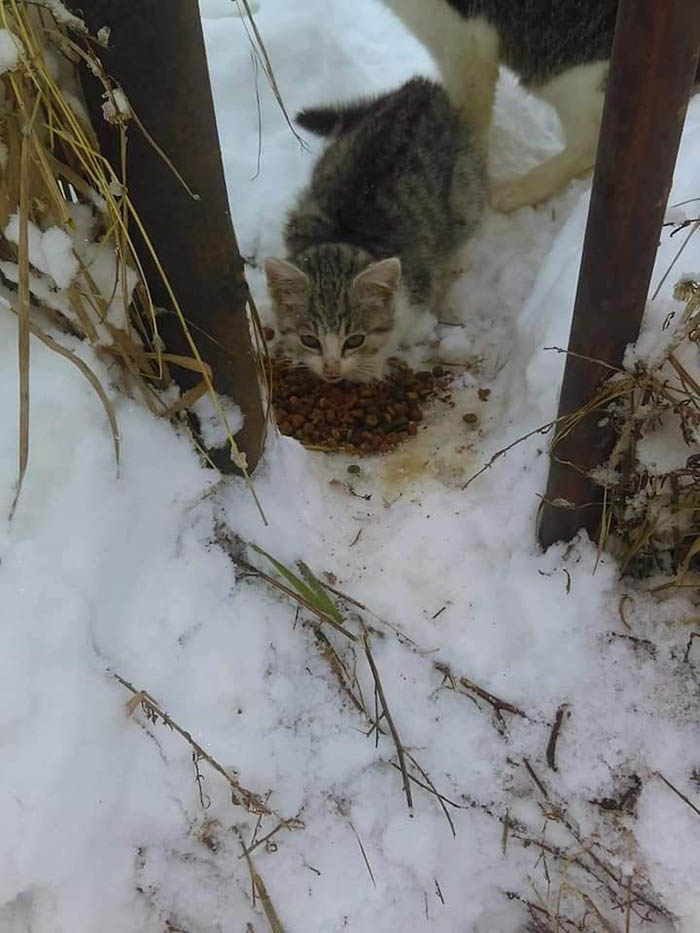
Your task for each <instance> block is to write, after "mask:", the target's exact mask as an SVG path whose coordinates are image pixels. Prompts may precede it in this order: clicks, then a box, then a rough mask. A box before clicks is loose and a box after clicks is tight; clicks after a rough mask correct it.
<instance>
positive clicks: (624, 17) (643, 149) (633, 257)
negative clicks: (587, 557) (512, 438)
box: [539, 0, 700, 548]
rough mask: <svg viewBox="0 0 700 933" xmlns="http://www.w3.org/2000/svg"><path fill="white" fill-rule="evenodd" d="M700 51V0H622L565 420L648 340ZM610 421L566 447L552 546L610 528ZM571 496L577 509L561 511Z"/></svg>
mask: <svg viewBox="0 0 700 933" xmlns="http://www.w3.org/2000/svg"><path fill="white" fill-rule="evenodd" d="M699 50H700V3H698V2H697V0H620V3H619V6H618V13H617V24H616V27H615V39H614V42H613V50H612V59H611V64H610V72H609V76H608V82H607V93H606V99H605V108H604V111H603V121H602V127H601V134H600V141H599V144H598V158H597V162H596V168H595V174H594V178H593V190H592V193H591V205H590V210H589V213H588V225H587V228H586V237H585V241H584V246H583V257H582V260H581V270H580V273H579V282H578V292H577V295H576V303H575V306H574V316H573V322H572V326H571V334H570V337H569V351H570V355H569V356H568V357H567V360H566V367H565V370H564V380H563V383H562V389H561V396H560V400H559V416H564V415H568V414H571V413H572V412H574V411H577V410H578V409H579V408H581V407H582V406H583V405H585V404H586V403H587V402H588V401H590V399H591V398H592V397H593V395H594V393H595V391H596V389H597V388H598V386H599V385H600V383H601V382H602V381H603V379H604V378H605V377H606V376H608V375H609V374H610V370H609V369H607V368H606V367H605V366H603V365H600V364H596V363H591V362H589V359H591V358H592V359H595V360H601V361H602V362H603V363H607V364H609V365H611V366H616V367H617V366H619V365H620V364H621V362H622V357H623V354H624V351H625V347H626V346H627V344H629V343H631V342H633V341H634V340H636V338H637V336H638V334H639V328H640V325H641V321H642V316H643V314H644V307H645V303H646V298H647V294H648V291H649V283H650V280H651V274H652V270H653V267H654V259H655V256H656V250H657V246H658V240H659V234H660V231H661V224H662V223H663V218H664V212H665V209H666V202H667V199H668V195H669V191H670V189H671V182H672V180H673V170H674V166H675V163H676V156H677V153H678V145H679V142H680V136H681V131H682V129H683V122H684V119H685V113H686V109H687V104H688V99H689V96H690V91H691V88H692V83H693V76H694V74H695V66H696V63H697V59H698V51H699ZM571 354H577V356H573V355H571ZM581 357H587V358H589V359H581ZM599 420H600V415H599V414H598V415H597V416H596V415H594V416H593V417H589V418H585V419H584V420H583V421H582V422H581V423H580V425H579V426H578V427H577V428H576V429H575V430H574V431H573V432H572V433H571V434H570V435H569V436H567V437H566V438H563V439H562V440H561V442H559V443H555V445H554V449H553V454H552V460H551V464H550V472H549V479H548V483H547V492H546V494H545V502H544V504H543V506H542V511H541V514H540V524H539V539H540V543H541V544H542V546H543V547H545V548H546V547H549V545H550V544H552V543H554V542H555V541H561V540H564V541H568V540H570V539H571V538H572V537H573V536H574V535H575V534H576V532H577V531H578V530H579V528H586V529H588V531H589V532H590V533H591V534H594V533H595V532H596V530H597V528H598V527H599V525H600V519H601V508H602V502H601V499H602V496H601V491H600V489H599V487H597V486H596V485H595V484H594V483H593V482H592V481H591V480H590V479H589V478H588V476H587V475H586V471H588V470H590V469H592V468H593V467H595V466H598V465H600V464H601V463H603V462H604V461H605V460H606V459H607V457H608V456H609V455H610V453H611V451H612V446H613V443H614V438H613V437H612V434H611V432H610V431H609V430H606V429H605V428H601V427H600V426H599V424H598V422H599ZM556 440H557V438H556V435H555V441H556ZM570 464H574V465H575V466H571V465H570ZM562 500H563V501H565V502H568V503H572V504H573V505H574V508H570V507H562V506H561V505H555V504H553V503H554V502H561V501H562Z"/></svg>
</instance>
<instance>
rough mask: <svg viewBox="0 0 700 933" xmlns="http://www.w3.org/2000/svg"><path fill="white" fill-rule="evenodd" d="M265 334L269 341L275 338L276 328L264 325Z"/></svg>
mask: <svg viewBox="0 0 700 933" xmlns="http://www.w3.org/2000/svg"><path fill="white" fill-rule="evenodd" d="M263 336H264V338H265V340H267V342H268V343H269V342H270V341H271V340H274V339H275V329H274V327H263Z"/></svg>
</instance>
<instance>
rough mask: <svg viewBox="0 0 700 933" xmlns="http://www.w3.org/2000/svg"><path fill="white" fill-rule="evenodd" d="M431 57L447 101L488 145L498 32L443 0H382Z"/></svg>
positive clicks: (494, 84)
mask: <svg viewBox="0 0 700 933" xmlns="http://www.w3.org/2000/svg"><path fill="white" fill-rule="evenodd" d="M384 4H385V5H386V6H388V7H389V8H390V9H391V10H393V12H394V13H395V14H396V15H397V16H398V17H399V18H400V19H401V20H402V21H403V23H404V24H405V25H406V26H407V28H408V29H409V31H410V32H412V33H413V35H414V36H415V37H416V38H417V39H418V40H419V41H420V42H421V43H422V44H423V45H424V46H425V47H426V48H427V49H428V51H429V52H430V54H431V55H432V57H433V58H434V59H435V63H436V64H437V66H438V68H439V70H440V75H441V77H442V82H443V85H444V87H445V91H446V92H447V96H448V97H449V98H450V101H451V103H452V104H453V105H454V106H455V107H456V108H457V109H458V110H459V111H460V113H461V114H462V117H463V119H464V121H465V123H467V124H468V125H469V126H470V127H471V128H472V130H473V132H474V134H475V136H476V138H477V139H478V140H479V143H480V145H481V148H482V149H483V151H484V152H486V151H487V149H488V137H489V131H490V128H491V115H492V111H493V101H494V97H495V93H496V83H497V81H498V65H499V48H498V33H497V32H496V30H495V29H494V28H493V27H492V26H491V25H489V23H487V22H486V20H485V19H483V18H481V17H474V18H469V17H465V16H461V15H460V14H459V13H457V12H456V10H454V9H452V7H451V6H450V5H449V4H448V3H447V2H446V0H384Z"/></svg>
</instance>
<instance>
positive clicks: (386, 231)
mask: <svg viewBox="0 0 700 933" xmlns="http://www.w3.org/2000/svg"><path fill="white" fill-rule="evenodd" d="M322 110H323V111H324V116H323V119H322V120H320V121H318V122H317V123H316V125H319V126H321V127H322V128H323V129H324V130H325V131H327V130H328V129H329V128H330V127H331V126H332V125H333V126H337V124H338V120H337V119H336V121H335V123H333V124H332V121H331V113H330V112H329V110H330V111H332V110H333V108H322ZM335 112H336V116H337V114H338V113H340V119H341V122H342V118H343V114H345V115H347V114H351V115H352V120H351V125H349V126H348V127H347V128H346V129H345V130H344V131H343V132H341V133H340V135H339V136H337V138H336V139H335V140H334V142H333V143H331V145H330V146H329V147H328V148H327V149H326V151H325V152H324V153H323V155H322V156H321V158H320V160H319V162H318V164H317V165H316V168H315V170H314V172H313V176H312V179H311V183H310V185H309V187H308V189H307V190H306V192H305V193H304V194H303V195H302V198H301V199H300V202H299V205H298V207H297V209H296V210H295V211H294V212H293V213H292V215H291V216H290V219H289V222H288V224H287V228H286V231H285V240H286V244H287V248H288V250H289V253H290V255H291V256H294V255H296V254H298V253H300V252H302V251H303V250H305V249H308V248H309V247H311V246H315V245H318V244H320V243H324V242H326V243H333V242H342V243H349V244H351V245H353V246H356V247H360V248H362V249H364V250H366V251H367V252H368V253H370V254H371V255H373V256H374V257H376V258H387V257H390V256H399V257H400V258H401V260H402V263H403V266H404V271H405V276H406V281H407V284H408V286H409V289H410V290H411V291H412V292H413V294H414V295H415V296H416V298H417V300H423V299H424V298H425V297H427V293H428V292H429V290H430V287H431V271H430V270H431V267H432V266H433V265H434V264H435V263H438V262H439V261H440V260H441V259H443V258H444V257H445V256H446V255H447V254H448V253H449V252H450V251H451V250H452V249H454V248H455V247H456V246H457V245H458V244H459V243H461V242H462V241H463V240H464V239H465V238H466V236H468V235H469V234H470V233H471V232H472V230H473V229H474V227H475V226H476V223H477V222H478V219H479V218H480V215H481V213H482V210H483V205H484V200H485V190H484V180H483V165H482V162H481V159H480V157H479V156H478V155H477V153H476V151H475V149H474V147H473V144H472V140H471V133H470V130H469V128H468V127H465V126H464V125H463V124H462V123H461V122H460V119H459V116H458V114H457V111H456V110H455V109H454V108H453V106H452V105H451V104H450V102H449V100H448V99H447V95H446V94H445V92H444V91H443V89H442V88H441V87H440V86H439V85H437V84H435V83H434V82H432V81H428V80H427V79H424V78H415V79H413V80H412V81H409V82H408V83H407V84H405V85H404V86H403V87H401V88H399V89H398V90H397V91H394V92H391V93H390V94H385V95H382V96H381V97H379V98H377V99H375V100H370V101H361V102H358V103H357V104H355V105H351V106H350V107H344V108H335ZM307 113H308V111H307ZM331 132H337V129H335V130H333V129H331ZM455 186H457V187H458V188H459V192H458V195H459V196H456V194H457V192H455ZM465 192H469V194H467V195H466V196H465Z"/></svg>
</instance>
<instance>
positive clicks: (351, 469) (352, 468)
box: [348, 463, 360, 476]
mask: <svg viewBox="0 0 700 933" xmlns="http://www.w3.org/2000/svg"><path fill="white" fill-rule="evenodd" d="M359 472H360V468H359V466H358V465H357V464H356V463H351V464H350V466H349V467H348V473H353V474H354V475H355V476H357V474H358V473H359Z"/></svg>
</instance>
